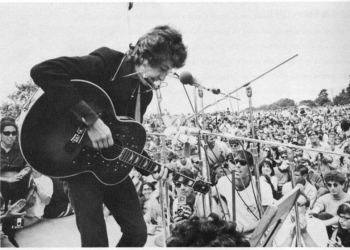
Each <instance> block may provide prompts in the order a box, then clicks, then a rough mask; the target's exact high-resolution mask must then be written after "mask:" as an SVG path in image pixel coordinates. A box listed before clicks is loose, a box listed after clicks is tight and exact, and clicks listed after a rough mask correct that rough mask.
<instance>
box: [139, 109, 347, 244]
mask: <svg viewBox="0 0 350 250" xmlns="http://www.w3.org/2000/svg"><path fill="white" fill-rule="evenodd" d="M349 115H350V107H349V106H342V107H321V108H320V107H317V108H293V109H285V110H278V111H260V112H259V111H255V112H254V132H255V133H254V134H255V139H259V140H264V141H269V142H276V144H277V143H279V145H278V146H276V145H273V143H263V141H260V143H255V144H253V143H251V142H248V141H244V140H239V139H232V138H230V137H229V136H228V137H227V138H226V137H225V135H234V136H236V137H237V138H240V137H249V138H252V129H251V128H252V127H253V126H252V122H251V121H250V119H249V113H245V112H241V113H234V112H230V111H228V110H227V111H223V112H215V113H212V114H205V115H201V116H200V117H199V118H198V121H199V123H200V125H202V129H204V130H206V131H209V132H212V133H213V134H214V133H215V134H221V135H222V136H213V135H209V136H203V138H201V140H200V142H199V144H198V139H197V136H196V132H198V129H197V126H196V121H195V119H194V118H192V119H191V118H190V119H188V118H187V117H186V116H185V115H182V116H170V115H164V116H163V117H162V119H160V117H159V116H157V115H151V116H150V117H148V118H147V119H145V122H144V123H145V127H146V129H147V131H148V133H149V136H148V139H147V142H146V147H145V148H146V150H148V152H149V153H150V154H151V155H152V157H153V159H154V160H156V161H161V159H162V157H163V158H164V151H165V152H166V153H165V155H166V156H167V157H166V159H167V162H168V163H169V165H170V166H172V168H173V169H176V170H178V171H184V169H186V171H187V172H189V173H188V175H189V176H191V177H193V178H194V179H196V178H201V177H203V175H204V176H206V177H207V178H208V180H209V181H210V182H211V185H212V187H211V199H212V200H211V202H210V204H211V208H210V211H212V212H214V213H215V214H217V215H218V216H219V217H220V219H225V220H227V221H233V220H234V219H235V222H236V224H237V230H238V231H241V232H244V236H245V237H246V239H248V240H249V239H250V237H251V235H252V232H253V231H254V229H255V228H256V226H257V225H258V223H259V222H260V218H261V213H263V211H265V209H266V207H268V206H269V205H274V204H275V203H276V202H277V201H278V200H280V199H281V198H282V197H284V196H285V195H287V194H288V192H290V191H291V190H292V188H293V185H297V186H298V187H300V190H301V195H300V197H299V199H298V201H297V203H298V210H299V214H300V216H299V218H300V219H299V223H300V225H301V227H302V230H301V234H302V240H303V244H304V245H306V246H322V247H326V246H349V243H348V240H346V237H344V236H336V235H338V234H339V233H338V232H339V231H340V232H341V233H340V234H339V235H344V233H345V235H346V234H348V235H350V228H349V226H348V225H349V221H348V218H349V217H347V215H348V214H345V213H344V214H342V215H341V216H339V214H340V213H342V211H344V210H343V209H345V208H346V207H347V203H348V202H349V201H350V192H348V186H349V177H350V158H349V157H347V156H346V154H349V153H350V129H349V127H350V122H349V117H350V116H349ZM158 133H163V134H165V135H166V137H163V139H162V138H161V137H159V136H158ZM281 144H282V145H281ZM198 145H201V146H200V148H201V149H199V147H198ZM293 146H300V147H302V148H298V147H295V148H294V147H293ZM307 149H310V150H307ZM313 149H316V150H320V151H312V150H313ZM332 152H334V153H341V154H345V155H337V154H332ZM198 154H201V159H200V158H199V157H198ZM207 167H209V168H208V169H209V175H207V172H206V169H207ZM255 167H257V168H255ZM233 169H234V170H235V177H234V178H235V189H236V200H235V207H234V208H233V207H232V188H231V186H232V177H231V173H232V172H231V171H232V170H233ZM255 171H258V172H259V174H258V175H256V174H255ZM203 172H205V174H203ZM208 176H209V177H208ZM256 176H258V177H259V178H260V180H259V181H258V182H257V181H256ZM293 176H294V180H292V177H293ZM293 181H294V184H293ZM257 183H259V184H257ZM173 185H174V188H170V190H171V192H170V193H171V195H172V196H173V197H171V199H170V200H172V199H174V200H176V199H177V198H178V197H180V198H181V196H182V195H183V192H182V193H181V192H180V190H178V188H176V185H177V186H179V187H182V188H183V190H186V189H190V190H191V188H190V187H185V186H184V185H181V186H180V184H179V183H176V182H175V183H173ZM257 185H259V186H260V187H259V189H260V193H261V197H260V199H261V203H260V204H258V202H257V201H256V200H257V193H258V191H259V190H258V187H257ZM156 192H157V191H156ZM188 193H191V192H188ZM185 196H186V197H187V199H188V201H187V202H186V206H183V207H185V208H186V209H181V211H182V212H183V211H190V212H187V213H184V214H185V215H184V216H183V217H182V219H183V220H187V219H188V218H191V217H192V216H203V215H205V210H206V209H207V210H208V208H206V207H205V206H207V205H205V204H203V203H201V200H200V199H198V197H195V198H190V197H191V196H190V195H185ZM195 196H199V195H196V194H195ZM194 201H195V202H194ZM203 206H204V208H202V207H203ZM173 208H175V211H174V209H173V210H172V211H173V214H172V219H173V220H172V223H174V224H177V223H178V222H181V221H182V220H180V219H179V218H178V214H177V213H176V208H177V206H176V204H175V206H173ZM338 209H339V210H338ZM260 210H262V212H261V211H260ZM345 211H347V210H345ZM233 213H234V214H235V216H234V214H233ZM285 224H286V225H284V226H283V227H282V229H281V233H280V235H279V236H278V237H277V238H276V240H275V241H274V244H275V246H292V244H295V239H296V233H295V232H296V230H295V215H293V211H292V212H291V213H290V214H289V215H288V217H287V219H286V221H285ZM287 228H288V230H289V233H285V231H284V230H287ZM306 229H307V230H306ZM282 232H283V233H282Z"/></svg>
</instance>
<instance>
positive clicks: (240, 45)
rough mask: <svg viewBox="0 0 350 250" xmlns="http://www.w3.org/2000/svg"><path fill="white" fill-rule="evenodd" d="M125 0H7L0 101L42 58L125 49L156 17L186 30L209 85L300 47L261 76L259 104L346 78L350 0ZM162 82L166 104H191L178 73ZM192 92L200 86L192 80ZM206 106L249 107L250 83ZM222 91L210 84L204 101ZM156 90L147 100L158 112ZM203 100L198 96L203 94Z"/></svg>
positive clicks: (1, 16) (335, 85)
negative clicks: (95, 0) (102, 0)
mask: <svg viewBox="0 0 350 250" xmlns="http://www.w3.org/2000/svg"><path fill="white" fill-rule="evenodd" d="M127 7H128V5H127V3H122V2H105V3H93V2H78V3H68V2H41V3H40V2H37V3H27V2H22V3H20V2H17V3H3V2H2V3H0V32H1V34H2V35H1V39H0V49H1V52H2V53H1V57H0V68H1V74H0V84H1V91H0V103H3V102H4V101H6V100H7V98H6V97H7V96H8V95H9V94H11V93H12V92H14V91H15V84H16V83H25V82H27V81H28V80H29V79H30V75H29V72H30V69H31V67H33V66H34V65H35V64H37V63H39V62H42V61H44V60H46V59H50V58H55V57H58V56H82V55H86V54H88V53H90V52H92V51H93V50H95V49H97V48H99V47H102V46H107V47H110V48H113V49H116V50H120V51H126V50H127V48H128V45H129V44H130V43H133V44H135V42H136V41H137V39H138V37H139V36H141V35H143V34H144V33H146V32H147V31H149V30H150V29H151V28H153V27H154V26H156V25H161V24H168V25H171V26H173V27H175V28H177V29H178V30H179V31H181V32H182V34H183V40H184V43H185V44H186V46H187V49H188V58H187V61H186V65H185V66H184V67H183V68H181V69H178V70H177V72H178V73H181V72H184V71H189V72H191V73H192V75H193V76H195V78H196V79H197V80H198V82H199V83H200V84H202V85H203V86H205V87H207V88H219V89H220V90H221V92H223V93H229V92H231V91H233V90H234V89H236V88H238V87H240V86H242V85H243V84H245V83H247V82H249V81H250V80H252V79H254V78H256V77H257V76H259V75H261V74H263V73H264V72H266V71H267V70H269V69H271V68H273V67H274V66H276V65H278V64H279V63H281V62H283V61H284V60H286V59H288V58H290V57H292V56H294V55H296V54H298V56H297V57H295V58H294V59H292V60H291V61H289V62H287V63H286V64H284V65H282V66H281V67H279V68H277V69H276V70H274V71H272V72H270V73H268V74H266V75H265V76H263V77H262V78H260V79H258V80H256V81H254V82H253V83H252V84H251V86H252V91H253V97H252V104H253V106H255V107H257V106H260V105H263V104H270V103H272V102H275V101H277V100H279V99H281V98H291V99H293V100H295V101H296V102H299V101H301V100H305V99H315V98H316V97H317V95H318V93H319V92H320V90H321V89H323V88H325V89H327V90H328V91H329V95H330V97H333V96H335V95H337V94H338V93H339V92H340V91H341V90H342V89H344V88H346V86H347V85H348V84H349V79H350V78H349V75H350V46H349V45H350V2H347V1H345V2H344V1H343V2H338V3H337V2H299V1H298V2H287V3H283V2H255V3H254V2H247V3H244V2H222V3H214V2H207V3H199V2H193V3H187V2H175V3H165V2H152V3H144V2H136V3H134V5H133V8H132V9H131V10H128V9H127ZM166 83H167V84H166V87H164V88H161V97H162V98H161V100H160V103H161V107H162V109H163V110H168V111H169V112H170V113H185V114H187V113H192V110H191V106H190V104H189V102H188V100H187V97H186V93H185V91H184V88H183V86H182V85H181V84H180V83H179V82H178V81H177V80H176V79H174V78H167V79H166ZM186 88H187V91H188V94H189V96H190V98H191V99H193V95H194V91H193V87H186ZM234 96H236V97H239V98H240V99H241V100H240V101H235V100H233V99H232V101H231V102H230V101H229V100H230V99H226V100H224V101H223V102H220V103H219V104H217V105H214V106H212V107H211V108H210V109H208V111H213V110H223V109H226V108H230V109H231V108H233V109H234V110H237V109H243V108H245V107H247V106H248V103H249V100H248V98H247V96H246V91H245V89H244V88H243V89H241V90H240V91H238V92H237V94H235V95H234ZM221 97H222V96H217V95H213V94H212V93H210V92H204V98H203V104H204V106H206V105H208V104H211V103H213V102H215V101H216V100H218V99H219V98H221ZM156 104H157V98H153V101H152V103H151V105H150V107H149V109H148V113H155V112H156V110H157V109H156V107H157V105H156ZM198 106H199V108H200V107H201V102H198Z"/></svg>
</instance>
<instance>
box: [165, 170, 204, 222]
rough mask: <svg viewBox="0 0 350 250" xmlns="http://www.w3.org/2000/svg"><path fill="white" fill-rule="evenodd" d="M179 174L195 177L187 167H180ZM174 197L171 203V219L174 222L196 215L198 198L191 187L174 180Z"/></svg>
mask: <svg viewBox="0 0 350 250" xmlns="http://www.w3.org/2000/svg"><path fill="white" fill-rule="evenodd" d="M179 172H180V174H182V175H185V176H187V177H189V178H192V179H195V176H194V173H193V171H191V170H190V169H188V168H182V169H180V171H179ZM174 185H175V199H174V201H173V204H172V210H171V211H172V220H173V222H174V223H180V222H182V221H184V220H187V219H188V218H190V217H192V216H194V215H198V213H200V212H199V208H198V207H197V205H198V201H197V200H198V199H197V196H196V194H195V193H194V190H193V188H192V187H189V186H187V185H184V184H183V183H181V182H178V181H174Z"/></svg>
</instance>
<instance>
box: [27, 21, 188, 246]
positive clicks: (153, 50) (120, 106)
mask: <svg viewBox="0 0 350 250" xmlns="http://www.w3.org/2000/svg"><path fill="white" fill-rule="evenodd" d="M186 57H187V51H186V47H185V46H184V44H183V42H182V35H181V34H180V33H179V32H178V31H177V30H175V29H173V28H172V27H169V26H157V27H155V28H153V29H152V30H151V31H150V32H148V33H147V34H145V35H144V36H142V37H141V38H140V39H139V40H138V41H137V43H136V45H135V46H134V47H133V46H130V50H129V51H128V52H127V53H125V54H123V53H121V52H118V51H115V50H112V49H109V48H105V47H104V48H100V49H97V50H95V51H94V52H92V53H91V54H89V55H87V56H82V57H60V58H56V59H52V60H48V61H45V62H43V63H40V64H38V65H36V66H34V67H33V68H32V70H31V76H32V78H33V80H34V82H35V83H36V84H37V85H39V86H40V87H41V88H42V89H43V90H44V92H45V95H46V97H47V99H48V101H49V102H50V103H51V104H52V112H53V113H54V115H56V116H60V115H61V114H63V113H64V112H68V111H71V112H72V113H73V114H74V115H75V116H76V117H77V119H78V120H80V121H82V122H83V123H84V124H85V125H86V126H87V134H88V137H89V138H90V140H91V143H92V146H93V147H94V148H95V149H97V150H103V149H106V148H110V147H112V146H113V145H114V144H115V140H114V139H113V136H112V133H111V130H110V127H109V126H108V125H107V124H105V123H104V122H103V119H101V117H100V116H99V114H98V113H96V112H95V111H94V110H93V109H92V108H91V107H90V105H88V104H87V102H85V101H84V100H83V99H82V97H81V96H80V95H79V93H78V91H77V89H76V88H75V87H74V85H73V84H72V83H71V80H72V79H82V80H86V81H90V82H93V83H95V84H97V85H98V86H99V87H101V88H102V89H103V90H104V91H105V92H107V93H108V96H109V97H110V99H111V100H112V102H113V105H114V108H115V113H116V115H118V116H128V117H131V118H135V119H136V120H137V121H139V122H142V117H143V115H144V113H145V112H146V109H147V106H148V105H149V103H150V102H151V100H152V91H148V90H150V89H151V88H152V86H153V82H155V81H162V80H164V79H165V77H166V75H167V74H168V73H169V72H170V71H171V70H172V69H173V68H180V67H182V66H183V65H184V63H185V60H186ZM34 167H35V166H34ZM166 175H167V169H165V168H163V167H161V168H160V169H158V173H156V174H154V177H155V178H156V179H160V178H162V177H164V176H166ZM67 182H68V187H69V196H70V199H71V201H72V205H73V206H74V209H75V214H76V223H77V227H78V229H79V231H80V235H81V242H82V243H81V244H82V246H83V247H107V246H108V239H107V232H106V224H105V221H104V216H103V209H102V205H103V204H105V205H106V206H107V208H108V209H109V210H110V211H111V213H112V215H113V217H114V218H115V220H116V221H117V223H118V224H119V225H120V228H121V232H122V233H123V235H122V238H121V239H120V241H119V243H118V244H117V246H119V247H140V246H144V244H145V243H146V240H147V228H146V224H145V222H144V219H143V216H142V211H141V209H140V206H139V201H138V196H137V194H136V191H135V187H134V185H133V183H132V181H131V179H130V178H129V177H127V178H125V180H124V181H122V182H121V183H119V184H118V185H104V184H102V183H101V182H99V181H98V180H97V179H96V178H95V177H94V176H93V175H92V174H90V173H82V174H79V175H76V176H73V177H70V178H68V179H67Z"/></svg>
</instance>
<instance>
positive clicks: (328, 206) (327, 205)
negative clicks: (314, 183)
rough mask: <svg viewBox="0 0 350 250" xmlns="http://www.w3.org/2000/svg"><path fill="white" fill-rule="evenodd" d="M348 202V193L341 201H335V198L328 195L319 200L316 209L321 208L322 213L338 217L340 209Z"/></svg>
mask: <svg viewBox="0 0 350 250" xmlns="http://www.w3.org/2000/svg"><path fill="white" fill-rule="evenodd" d="M346 201H350V194H349V193H346V195H345V197H344V198H343V199H339V200H336V199H334V198H333V196H332V195H331V194H329V193H328V194H325V195H322V196H321V197H320V198H318V199H317V201H316V204H315V207H314V209H315V208H319V209H320V211H321V212H326V213H329V214H332V215H336V214H337V210H338V207H339V206H340V205H341V204H343V203H344V202H346Z"/></svg>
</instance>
